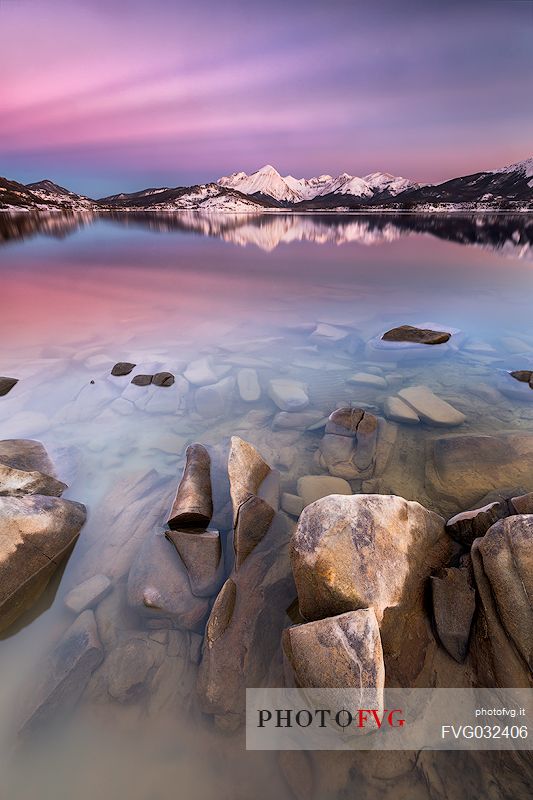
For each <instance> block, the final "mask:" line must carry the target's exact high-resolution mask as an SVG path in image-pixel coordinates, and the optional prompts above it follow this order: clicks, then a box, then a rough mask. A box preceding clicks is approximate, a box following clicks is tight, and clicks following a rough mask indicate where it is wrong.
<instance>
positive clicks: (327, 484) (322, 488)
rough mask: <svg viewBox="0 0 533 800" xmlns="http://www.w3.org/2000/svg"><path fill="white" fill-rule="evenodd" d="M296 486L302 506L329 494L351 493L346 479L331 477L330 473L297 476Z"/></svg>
mask: <svg viewBox="0 0 533 800" xmlns="http://www.w3.org/2000/svg"><path fill="white" fill-rule="evenodd" d="M297 486H298V488H297V491H298V495H299V497H301V499H302V502H303V505H304V507H305V506H308V505H310V504H311V503H314V502H315V500H320V498H322V497H327V496H328V495H330V494H350V495H351V494H352V489H351V486H350V484H349V483H348V481H345V480H344V478H332V477H331V476H330V475H304V476H303V477H302V478H298V484H297Z"/></svg>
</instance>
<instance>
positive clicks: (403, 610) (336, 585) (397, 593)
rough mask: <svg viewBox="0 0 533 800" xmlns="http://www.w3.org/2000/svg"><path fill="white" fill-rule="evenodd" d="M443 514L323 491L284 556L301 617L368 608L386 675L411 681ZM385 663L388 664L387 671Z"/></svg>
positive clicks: (446, 550) (419, 655) (441, 554)
mask: <svg viewBox="0 0 533 800" xmlns="http://www.w3.org/2000/svg"><path fill="white" fill-rule="evenodd" d="M451 549H452V542H451V539H450V538H449V537H448V536H447V534H446V532H445V528H444V520H443V519H442V518H441V517H440V516H438V515H437V514H434V513H433V512H431V511H428V510H427V509H425V508H424V507H423V506H421V505H420V504H419V503H415V502H409V501H407V500H404V499H403V498H401V497H396V496H393V495H365V494H360V495H353V496H351V497H349V496H344V495H330V496H329V497H325V498H323V499H322V500H318V501H317V502H316V503H312V504H311V505H310V506H307V508H305V509H304V511H303V512H302V514H301V516H300V520H299V522H298V527H297V529H296V532H295V534H294V536H293V538H292V543H291V561H292V566H293V572H294V578H295V582H296V587H297V590H298V598H299V604H300V611H301V613H302V615H303V616H304V618H306V619H320V618H323V617H330V616H336V615H338V614H342V613H344V612H346V611H353V610H356V609H360V608H370V607H373V608H374V611H375V614H376V618H377V620H378V623H379V625H380V630H381V638H382V643H383V649H384V653H385V664H386V666H387V670H388V674H389V671H390V675H391V676H392V675H393V674H396V675H397V677H398V679H399V680H406V681H407V680H413V679H414V677H415V676H416V675H418V673H419V672H420V670H421V669H422V666H423V663H424V659H425V649H426V645H427V643H428V641H429V638H430V637H431V633H430V629H429V624H428V622H427V619H426V614H425V611H424V591H425V586H426V582H427V579H428V577H429V576H430V574H431V573H432V572H433V571H435V570H436V569H438V568H440V567H442V566H443V565H444V564H445V563H446V562H447V560H448V558H449V556H450V553H451ZM389 667H390V670H389Z"/></svg>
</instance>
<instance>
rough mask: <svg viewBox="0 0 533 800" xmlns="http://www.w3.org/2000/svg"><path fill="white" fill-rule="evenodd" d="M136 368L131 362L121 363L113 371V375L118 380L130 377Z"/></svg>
mask: <svg viewBox="0 0 533 800" xmlns="http://www.w3.org/2000/svg"><path fill="white" fill-rule="evenodd" d="M136 366H137V365H136V364H131V363H130V362H129V361H119V362H118V363H117V364H115V366H114V367H113V369H112V370H111V375H114V376H115V377H116V378H119V377H122V376H123V375H129V374H130V372H131V371H132V369H135V367H136Z"/></svg>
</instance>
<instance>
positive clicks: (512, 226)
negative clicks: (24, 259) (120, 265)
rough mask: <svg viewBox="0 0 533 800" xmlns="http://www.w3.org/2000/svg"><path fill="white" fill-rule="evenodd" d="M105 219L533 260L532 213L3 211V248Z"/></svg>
mask: <svg viewBox="0 0 533 800" xmlns="http://www.w3.org/2000/svg"><path fill="white" fill-rule="evenodd" d="M98 220H105V221H108V222H112V223H114V224H116V225H119V226H129V227H133V228H141V229H147V230H150V231H154V232H159V233H171V232H173V231H177V232H180V233H197V234H201V235H204V236H210V237H216V238H219V239H223V240H224V241H227V242H231V243H233V244H236V245H240V246H242V247H245V246H247V245H255V246H256V247H258V248H260V249H261V250H265V251H271V250H274V249H275V248H276V247H278V246H279V245H282V244H288V243H291V242H302V241H307V242H313V243H315V244H326V243H329V244H337V245H342V244H346V243H354V242H356V243H359V244H363V245H375V244H384V243H387V242H392V241H394V240H396V239H399V238H401V237H405V236H410V235H413V234H430V235H432V236H436V237H438V238H439V239H443V240H447V241H450V242H455V243H457V244H464V245H475V246H478V247H485V248H488V249H490V250H494V251H498V252H500V253H501V254H503V255H505V254H506V253H508V254H509V255H511V256H512V257H513V258H527V259H530V258H532V257H533V247H532V244H533V217H532V216H531V215H528V214H501V213H493V214H440V213H434V214H407V213H403V214H395V213H385V214H346V213H343V214H335V213H329V214H207V213H204V212H200V211H178V212H167V213H157V212H150V211H145V212H142V213H136V212H120V213H113V212H111V213H105V214H103V213H101V214H99V213H92V212H77V213H65V214H63V213H53V214H50V213H47V214H42V213H38V214H35V213H31V212H30V213H24V214H10V213H9V214H8V213H0V243H2V244H5V243H7V242H9V241H13V240H20V239H28V238H30V237H32V236H36V235H45V236H53V237H56V238H63V237H66V236H69V235H70V234H72V233H74V232H76V231H77V230H79V229H80V228H83V227H87V226H89V225H91V224H93V223H94V222H96V221H98Z"/></svg>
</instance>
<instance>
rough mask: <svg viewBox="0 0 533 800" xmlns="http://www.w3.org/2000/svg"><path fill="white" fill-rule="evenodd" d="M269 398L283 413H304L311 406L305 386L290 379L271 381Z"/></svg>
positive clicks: (274, 379)
mask: <svg viewBox="0 0 533 800" xmlns="http://www.w3.org/2000/svg"><path fill="white" fill-rule="evenodd" d="M268 396H269V397H270V399H271V400H273V401H274V403H275V404H276V405H277V407H278V408H280V409H281V410H282V411H302V410H303V409H304V408H307V406H308V405H309V397H308V395H307V387H306V386H305V384H303V383H300V382H299V381H292V380H290V379H288V378H273V379H272V380H271V381H269V384H268Z"/></svg>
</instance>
